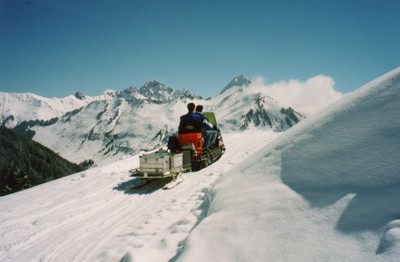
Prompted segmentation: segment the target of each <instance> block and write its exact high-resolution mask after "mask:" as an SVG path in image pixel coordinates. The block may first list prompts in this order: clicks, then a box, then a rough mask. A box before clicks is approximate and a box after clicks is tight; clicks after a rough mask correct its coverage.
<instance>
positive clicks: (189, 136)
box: [178, 133, 204, 156]
mask: <svg viewBox="0 0 400 262" xmlns="http://www.w3.org/2000/svg"><path fill="white" fill-rule="evenodd" d="M178 139H179V147H180V148H182V146H183V145H185V144H193V145H194V147H195V149H196V152H197V155H198V156H201V153H202V151H203V143H204V140H203V138H202V135H201V133H186V134H178Z"/></svg>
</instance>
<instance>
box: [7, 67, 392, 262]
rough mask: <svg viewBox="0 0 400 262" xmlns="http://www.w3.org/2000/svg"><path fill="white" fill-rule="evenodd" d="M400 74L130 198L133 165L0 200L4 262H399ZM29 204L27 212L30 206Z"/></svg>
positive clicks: (236, 142)
mask: <svg viewBox="0 0 400 262" xmlns="http://www.w3.org/2000/svg"><path fill="white" fill-rule="evenodd" d="M399 100H400V68H398V69H396V70H394V71H392V72H390V73H388V74H386V75H384V76H383V77H380V78H378V79H377V80H375V81H372V82H371V83H369V84H367V85H366V86H364V87H362V88H360V89H358V90H356V91H355V92H353V93H351V94H349V95H347V96H346V97H344V98H343V99H342V100H340V101H338V102H337V103H335V104H334V105H331V106H330V107H328V108H326V109H325V110H324V111H322V112H320V113H319V114H318V115H313V116H311V117H309V118H307V119H306V120H304V121H302V122H301V123H300V124H298V125H296V126H295V127H294V128H291V129H289V130H288V131H285V132H281V133H277V132H273V131H272V130H263V129H254V130H248V131H246V132H242V131H240V132H233V131H232V132H230V133H227V134H225V135H224V141H225V144H226V148H227V151H226V153H225V154H224V155H223V156H222V157H221V159H220V160H218V161H217V162H216V163H214V164H213V165H211V166H209V167H207V168H205V169H203V170H200V171H198V172H193V173H192V172H189V173H184V174H183V178H184V182H183V183H181V184H180V185H178V186H177V187H175V188H174V189H172V190H161V189H160V188H161V187H162V185H163V182H162V181H155V182H153V183H151V184H149V185H147V186H146V187H144V188H141V189H136V190H133V191H129V190H128V188H129V185H131V184H133V183H135V179H133V178H132V177H129V174H128V170H130V169H132V168H137V167H138V165H139V155H135V156H133V157H127V158H126V159H123V160H120V161H116V162H114V163H111V164H109V165H106V166H101V167H97V168H92V169H90V170H87V171H84V172H81V173H77V174H75V175H72V176H69V177H65V178H61V179H59V180H55V181H52V182H50V183H47V184H43V185H40V186H37V187H34V188H31V189H28V190H25V191H22V192H19V193H16V194H12V195H8V196H5V197H0V261H5V262H8V261H146V262H153V261H176V262H185V261H190V262H193V261H194V262H197V261H199V262H200V261H223V262H225V261H227V262H228V261H229V262H230V261H249V262H253V261H254V262H258V261H393V262H394V261H398V259H399V256H400V216H399V208H398V204H397V203H398V202H399V199H400V191H399V190H398V188H399V186H400V176H399V170H400V162H399V161H398V159H399V158H400V150H399V148H400V136H399V132H398V130H399V129H400V117H399V114H400V103H398V101H399ZM27 200H29V201H27Z"/></svg>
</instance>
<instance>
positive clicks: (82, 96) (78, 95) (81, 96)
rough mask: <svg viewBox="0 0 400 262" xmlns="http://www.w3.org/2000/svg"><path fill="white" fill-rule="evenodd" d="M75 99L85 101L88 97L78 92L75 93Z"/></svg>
mask: <svg viewBox="0 0 400 262" xmlns="http://www.w3.org/2000/svg"><path fill="white" fill-rule="evenodd" d="M75 97H76V98H78V99H79V100H84V99H85V97H86V96H85V94H83V93H82V92H80V91H78V92H76V93H75Z"/></svg>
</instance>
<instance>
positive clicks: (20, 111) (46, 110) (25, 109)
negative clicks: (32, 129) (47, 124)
mask: <svg viewBox="0 0 400 262" xmlns="http://www.w3.org/2000/svg"><path fill="white" fill-rule="evenodd" d="M92 100H93V98H91V97H86V96H84V95H83V94H82V93H79V92H77V93H76V96H67V97H65V98H45V97H41V96H38V95H35V94H31V93H2V92H0V125H2V126H6V127H8V128H13V127H15V126H17V125H19V124H20V123H22V122H23V121H29V120H43V121H46V120H50V119H52V118H54V117H59V116H62V115H63V114H65V113H67V112H69V111H73V110H75V109H77V108H80V107H82V106H85V105H87V104H88V103H90V102H91V101H92Z"/></svg>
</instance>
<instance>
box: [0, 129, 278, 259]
mask: <svg viewBox="0 0 400 262" xmlns="http://www.w3.org/2000/svg"><path fill="white" fill-rule="evenodd" d="M266 132H270V131H264V132H260V131H258V132H254V133H246V134H228V135H225V136H224V142H225V144H226V148H227V151H226V153H225V154H224V155H223V156H222V158H221V159H220V160H219V161H218V162H217V163H215V164H213V165H211V166H209V167H208V168H205V169H203V170H201V171H198V172H190V173H185V174H183V179H184V182H183V183H181V184H179V185H178V186H176V187H175V188H173V189H171V190H162V189H161V187H162V185H163V181H154V182H151V183H149V184H147V185H146V186H144V187H143V188H139V189H134V190H131V191H126V188H127V187H126V186H128V185H129V183H131V181H133V178H131V177H129V174H128V170H129V169H132V168H136V167H137V165H138V164H137V163H138V161H137V156H136V157H133V158H128V159H124V160H121V161H119V162H116V163H114V164H112V165H109V166H105V167H98V168H94V169H90V170H88V171H85V172H83V173H80V174H75V175H73V176H69V177H65V178H63V179H59V180H56V181H53V182H51V183H52V186H49V185H46V186H38V187H35V188H32V189H30V190H26V191H25V192H22V193H19V195H18V196H17V197H14V198H13V200H15V199H17V201H16V202H15V203H9V201H7V197H4V198H2V199H1V198H0V222H1V224H0V261H94V260H95V261H119V260H122V261H162V260H164V259H165V258H166V257H169V258H173V257H174V256H176V255H177V254H178V253H179V250H180V248H181V247H182V246H183V244H184V241H185V240H186V238H187V237H188V235H189V233H190V231H191V230H192V229H193V228H194V227H195V226H196V225H197V224H198V223H199V222H200V221H201V220H202V219H203V218H204V217H205V216H206V215H207V210H208V201H207V199H206V194H207V192H208V190H209V189H210V188H211V187H212V186H213V185H214V183H215V182H216V180H217V179H218V177H219V175H220V174H223V173H226V172H228V171H229V170H230V169H231V168H232V167H233V166H234V165H236V164H237V163H239V162H240V161H242V159H245V158H246V156H247V155H248V154H250V153H251V152H253V151H255V150H257V149H259V148H260V147H262V146H264V145H265V144H266V143H268V142H270V141H271V140H272V139H273V138H274V137H276V136H277V133H273V132H270V135H268V134H266ZM243 135H246V136H251V137H252V139H247V138H246V139H241V138H242V136H243ZM250 141H251V142H250ZM249 142H250V143H249ZM123 185H126V186H125V187H124V186H123ZM46 190H47V191H49V192H44V191H46ZM50 191H51V192H50ZM77 194H78V195H79V196H78V197H77ZM51 196H54V199H53V198H52V197H51ZM49 197H51V199H48V198H49Z"/></svg>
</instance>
